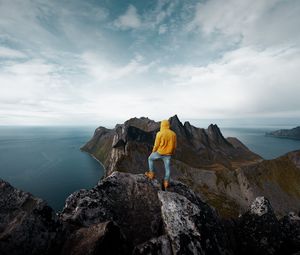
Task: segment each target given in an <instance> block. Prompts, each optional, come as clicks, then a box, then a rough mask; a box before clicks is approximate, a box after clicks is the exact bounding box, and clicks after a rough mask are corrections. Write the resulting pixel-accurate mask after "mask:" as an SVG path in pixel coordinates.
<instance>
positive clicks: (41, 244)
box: [0, 179, 63, 255]
mask: <svg viewBox="0 0 300 255" xmlns="http://www.w3.org/2000/svg"><path fill="white" fill-rule="evenodd" d="M62 241H63V240H62V225H61V224H60V222H59V220H58V217H57V216H56V214H55V213H54V211H53V210H52V209H51V208H50V207H49V206H48V205H47V203H46V202H45V201H43V200H42V199H40V198H36V197H34V196H32V195H31V194H30V193H27V192H23V191H20V190H18V189H15V188H14V187H12V186H11V185H10V184H9V183H7V182H5V181H3V180H1V179H0V251H1V252H0V253H1V255H6V254H7V255H14V254H16V255H17V254H37V255H42V254H55V253H56V251H57V250H58V249H59V248H60V245H61V242H62Z"/></svg>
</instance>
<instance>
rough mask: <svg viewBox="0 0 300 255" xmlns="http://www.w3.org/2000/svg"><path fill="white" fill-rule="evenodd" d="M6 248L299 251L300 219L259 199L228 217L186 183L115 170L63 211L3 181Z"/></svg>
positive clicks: (2, 244) (1, 239)
mask: <svg viewBox="0 0 300 255" xmlns="http://www.w3.org/2000/svg"><path fill="white" fill-rule="evenodd" d="M0 248H1V249H0V251H1V255H2V254H4V255H6V254H13V255H19V254H20V255H21V254H22V255H23V254H61V255H68V254H85V255H88V254H99V253H100V254H112V255H114V254H132V253H133V254H164V255H165V254H246V255H247V254H287V255H288V254H294V253H296V252H298V251H300V217H299V214H296V213H289V214H288V215H286V216H285V217H283V218H282V219H280V220H278V219H277V218H276V216H275V214H274V211H273V208H272V206H271V203H270V202H269V201H268V200H267V199H266V198H265V197H257V198H256V199H255V200H254V201H253V203H252V205H251V206H249V209H248V211H247V212H246V213H245V214H242V215H241V216H240V217H239V218H237V219H231V220H224V219H221V218H220V216H219V215H218V213H217V212H216V211H215V210H214V209H213V208H211V207H210V206H209V205H208V204H207V203H205V202H204V201H203V200H202V199H201V198H200V197H199V196H197V195H196V193H195V192H193V191H192V190H191V189H190V188H189V187H187V186H186V185H185V184H183V183H181V182H178V181H172V182H171V185H170V188H168V190H167V191H162V190H161V185H160V184H159V182H158V181H157V180H153V181H149V180H148V179H147V178H146V177H145V176H144V175H141V174H139V175H134V174H129V173H121V172H114V173H113V174H112V175H110V176H109V177H107V178H105V179H103V180H101V181H99V183H98V184H97V185H96V186H95V187H94V188H93V189H91V190H79V191H78V192H75V193H73V194H71V195H70V196H69V198H68V199H67V200H66V205H65V207H64V209H63V211H62V212H61V213H60V214H59V217H57V216H56V215H55V213H54V212H53V210H52V209H51V208H50V207H48V206H47V204H46V203H45V202H44V201H42V200H41V199H39V198H35V197H33V196H32V195H30V194H29V193H26V192H23V191H20V190H17V189H15V188H13V187H12V186H11V185H9V184H8V183H7V182H4V181H1V182H0Z"/></svg>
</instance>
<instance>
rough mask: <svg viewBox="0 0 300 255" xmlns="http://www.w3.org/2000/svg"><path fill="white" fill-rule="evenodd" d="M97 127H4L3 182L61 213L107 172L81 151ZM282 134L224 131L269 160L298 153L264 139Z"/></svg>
mask: <svg viewBox="0 0 300 255" xmlns="http://www.w3.org/2000/svg"><path fill="white" fill-rule="evenodd" d="M94 129H95V127H0V178H2V179H4V180H6V181H8V182H9V183H11V184H12V185H13V186H15V187H17V188H20V189H22V190H24V191H28V192H30V193H32V194H34V195H35V196H38V197H41V198H43V199H45V200H46V201H47V202H48V204H49V205H50V206H52V207H53V208H54V209H55V210H57V211H59V210H61V209H62V208H63V206H64V201H65V199H66V198H67V197H68V196H69V195H70V194H71V193H72V192H74V191H76V190H79V189H84V188H85V189H88V188H91V187H93V186H94V185H95V184H96V183H97V182H98V180H99V179H100V178H101V177H102V176H103V167H102V166H101V164H99V163H98V162H97V161H96V160H95V159H93V158H92V157H91V156H90V155H88V154H87V153H85V152H81V151H80V147H81V146H82V145H84V144H85V143H86V142H87V141H88V140H89V139H90V138H91V137H92V135H93V133H94ZM276 129H278V128H276V127H273V128H221V131H222V133H223V135H224V136H225V137H228V136H234V137H237V138H238V139H239V140H240V141H242V142H243V143H244V144H245V145H246V146H247V147H248V148H249V149H251V150H252V151H254V152H255V153H257V154H259V155H261V156H262V157H263V158H265V159H272V158H275V157H278V156H280V155H283V154H285V153H287V152H289V151H293V150H300V140H290V139H280V138H274V137H267V136H265V133H266V132H269V131H272V130H276Z"/></svg>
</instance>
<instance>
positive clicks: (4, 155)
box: [0, 127, 103, 211]
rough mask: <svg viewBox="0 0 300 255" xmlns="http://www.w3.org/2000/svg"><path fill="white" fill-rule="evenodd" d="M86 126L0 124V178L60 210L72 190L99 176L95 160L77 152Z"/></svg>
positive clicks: (100, 170)
mask: <svg viewBox="0 0 300 255" xmlns="http://www.w3.org/2000/svg"><path fill="white" fill-rule="evenodd" d="M94 129H95V128H90V127H0V178H2V179H4V180H6V181H8V182H9V183H10V184H12V185H13V186H15V187H17V188H20V189H22V190H24V191H28V192H30V193H32V194H34V195H35V196H38V197H41V198H43V199H45V200H46V201H47V202H48V204H49V205H50V206H51V207H52V208H54V209H55V210H57V211H58V210H61V209H62V208H63V206H64V201H65V199H66V198H67V197H68V196H69V195H70V194H71V193H72V192H74V191H76V190H79V189H83V188H91V187H93V186H94V185H95V184H96V183H97V182H98V180H99V179H100V178H101V177H102V176H103V168H102V166H101V164H99V163H98V162H97V161H96V160H95V159H93V158H92V157H91V156H90V155H88V154H87V153H85V152H81V151H80V147H81V146H82V145H84V144H85V143H86V142H87V141H88V140H89V139H90V138H91V137H92V135H93V133H94Z"/></svg>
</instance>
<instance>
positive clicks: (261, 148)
mask: <svg viewBox="0 0 300 255" xmlns="http://www.w3.org/2000/svg"><path fill="white" fill-rule="evenodd" d="M278 129H280V127H277V128H222V129H221V131H222V133H223V135H224V136H225V137H229V136H233V137H237V138H238V139H239V140H240V141H241V142H243V143H244V144H245V145H246V146H247V147H248V148H249V149H250V150H251V151H253V152H255V153H257V154H259V155H260V156H262V157H263V158H264V159H273V158H276V157H279V156H281V155H283V154H285V153H287V152H290V151H294V150H300V140H292V139H282V138H275V137H269V136H265V133H266V132H270V131H274V130H278Z"/></svg>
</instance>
